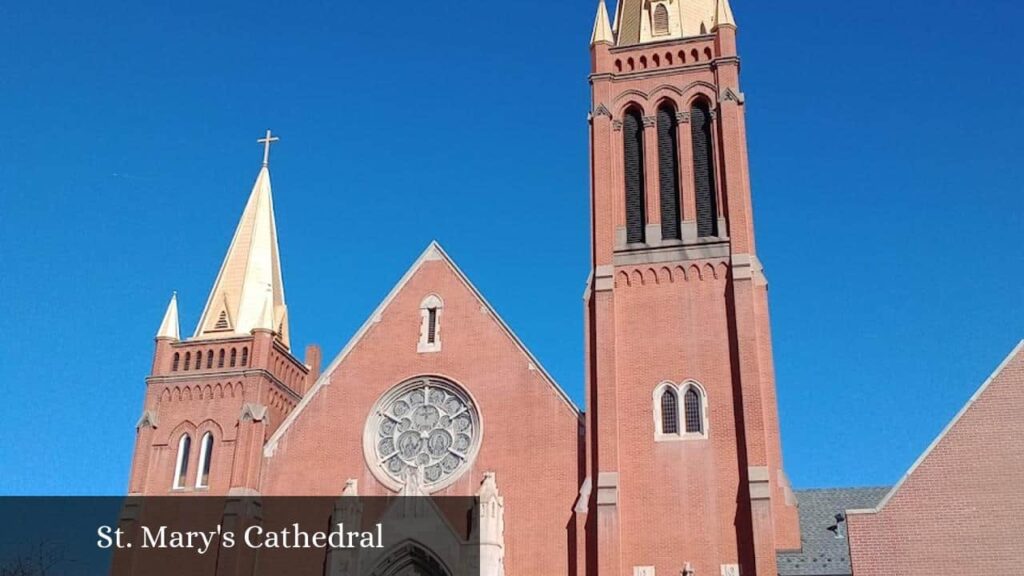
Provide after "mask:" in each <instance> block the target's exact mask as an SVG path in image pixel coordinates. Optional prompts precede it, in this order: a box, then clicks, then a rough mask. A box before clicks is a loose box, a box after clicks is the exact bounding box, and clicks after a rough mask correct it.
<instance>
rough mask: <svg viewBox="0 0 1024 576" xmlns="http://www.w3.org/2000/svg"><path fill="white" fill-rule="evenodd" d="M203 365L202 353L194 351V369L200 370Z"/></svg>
mask: <svg viewBox="0 0 1024 576" xmlns="http://www.w3.org/2000/svg"><path fill="white" fill-rule="evenodd" d="M202 367H203V353H202V352H199V351H197V352H196V370H201V369H202Z"/></svg>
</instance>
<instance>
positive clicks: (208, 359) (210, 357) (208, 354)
mask: <svg viewBox="0 0 1024 576" xmlns="http://www.w3.org/2000/svg"><path fill="white" fill-rule="evenodd" d="M210 368H213V350H207V351H206V369H207V370H209V369H210Z"/></svg>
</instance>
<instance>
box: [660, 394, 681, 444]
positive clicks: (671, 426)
mask: <svg viewBox="0 0 1024 576" xmlns="http://www.w3.org/2000/svg"><path fill="white" fill-rule="evenodd" d="M661 433H662V434H678V433H679V397H678V396H676V391H675V390H674V389H672V388H667V389H666V390H665V391H664V392H662V393H661Z"/></svg>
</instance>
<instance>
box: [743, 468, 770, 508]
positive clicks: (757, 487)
mask: <svg viewBox="0 0 1024 576" xmlns="http://www.w3.org/2000/svg"><path fill="white" fill-rule="evenodd" d="M769 478H770V474H768V467H767V466H749V467H748V468H747V482H748V485H749V489H750V499H751V500H752V501H753V500H768V499H770V498H771V497H772V489H771V483H770V482H769Z"/></svg>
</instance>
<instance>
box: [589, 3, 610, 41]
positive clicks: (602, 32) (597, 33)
mask: <svg viewBox="0 0 1024 576" xmlns="http://www.w3.org/2000/svg"><path fill="white" fill-rule="evenodd" d="M598 42H607V43H609V44H614V43H615V36H614V35H613V34H612V26H611V24H610V23H609V22H608V7H607V6H605V4H604V0H600V2H598V4H597V16H595V17H594V31H593V32H592V33H591V34H590V45H591V46H593V45H594V44H597V43H598Z"/></svg>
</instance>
